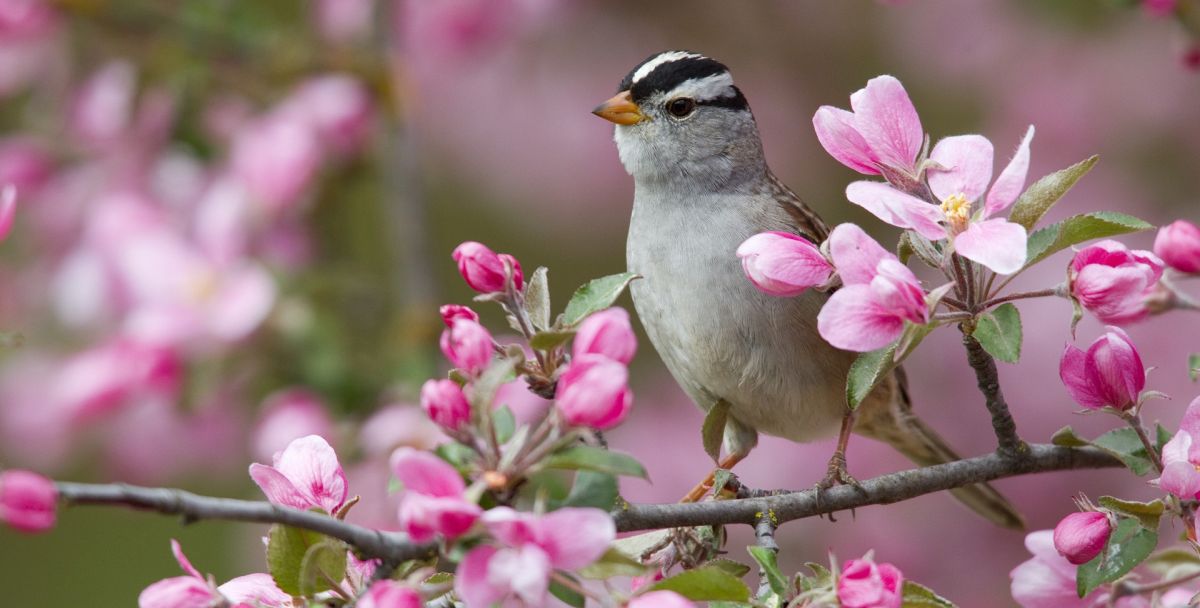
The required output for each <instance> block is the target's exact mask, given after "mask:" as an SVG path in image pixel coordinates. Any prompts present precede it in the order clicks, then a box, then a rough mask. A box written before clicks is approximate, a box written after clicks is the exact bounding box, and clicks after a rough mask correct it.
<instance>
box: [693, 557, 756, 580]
mask: <svg viewBox="0 0 1200 608" xmlns="http://www.w3.org/2000/svg"><path fill="white" fill-rule="evenodd" d="M704 565H705V566H712V567H713V568H720V569H721V570H724V571H725V572H727V573H728V574H731V575H733V576H736V577H737V578H742V577H743V576H746V575H747V574H748V573H749V572H750V566H747V565H746V564H743V563H742V562H735V561H733V560H731V559H725V558H723V557H718V558H716V559H710V560H708V561H707V562H704Z"/></svg>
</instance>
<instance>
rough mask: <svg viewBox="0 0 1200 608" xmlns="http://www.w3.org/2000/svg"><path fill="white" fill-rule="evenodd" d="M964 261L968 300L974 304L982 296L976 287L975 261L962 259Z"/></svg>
mask: <svg viewBox="0 0 1200 608" xmlns="http://www.w3.org/2000/svg"><path fill="white" fill-rule="evenodd" d="M962 262H963V269H964V270H965V271H966V275H967V302H968V303H972V304H973V303H974V302H975V300H977V299H979V298H980V297H981V296H980V295H979V293H978V292H977V291H976V289H975V288H976V285H975V263H974V262H971V261H968V260H962Z"/></svg>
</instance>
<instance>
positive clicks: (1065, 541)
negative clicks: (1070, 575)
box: [1054, 511, 1112, 565]
mask: <svg viewBox="0 0 1200 608" xmlns="http://www.w3.org/2000/svg"><path fill="white" fill-rule="evenodd" d="M1110 534H1112V524H1111V523H1109V521H1108V516H1107V515H1105V514H1104V513H1100V512H1097V511H1086V512H1083V513H1072V514H1070V515H1068V516H1066V517H1064V518H1062V521H1060V522H1058V525H1057V526H1055V527H1054V549H1055V550H1056V551H1058V553H1059V555H1062V556H1063V557H1065V558H1067V561H1069V562H1071V563H1072V564H1075V565H1079V564H1086V563H1087V562H1090V561H1092V558H1094V557H1096V556H1097V555H1100V552H1101V551H1103V550H1104V545H1105V543H1107V542H1108V536H1109V535H1110Z"/></svg>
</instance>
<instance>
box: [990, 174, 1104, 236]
mask: <svg viewBox="0 0 1200 608" xmlns="http://www.w3.org/2000/svg"><path fill="white" fill-rule="evenodd" d="M1099 160H1100V157H1099V156H1092V157H1091V158H1088V159H1086V160H1083V161H1080V162H1078V163H1075V164H1074V165H1071V166H1070V167H1067V168H1066V169H1062V170H1059V171H1055V172H1054V173H1051V174H1050V175H1047V176H1045V177H1043V178H1042V179H1039V180H1038V181H1036V182H1034V183H1033V185H1032V186H1030V187H1029V188H1028V189H1026V190H1025V192H1023V193H1021V196H1020V197H1018V198H1017V202H1016V203H1013V208H1012V213H1010V214H1009V215H1008V221H1010V222H1016V223H1018V224H1020V225H1022V226H1024V227H1025V229H1026V230H1032V229H1033V227H1034V226H1036V225H1037V223H1038V220H1040V219H1042V216H1043V215H1046V212H1047V211H1049V210H1050V208H1051V207H1053V206H1054V204H1055V203H1057V202H1058V199H1060V198H1062V197H1063V195H1064V194H1066V193H1067V191H1068V190H1070V189H1071V186H1074V185H1075V182H1077V181H1079V178H1081V177H1083V176H1084V175H1086V174H1087V172H1088V171H1091V170H1092V167H1094V166H1096V161H1099Z"/></svg>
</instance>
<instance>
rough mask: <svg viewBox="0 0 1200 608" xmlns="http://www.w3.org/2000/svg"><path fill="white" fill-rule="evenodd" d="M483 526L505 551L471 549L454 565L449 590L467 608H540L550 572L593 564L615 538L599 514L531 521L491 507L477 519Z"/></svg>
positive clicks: (558, 514) (570, 513) (568, 512)
mask: <svg viewBox="0 0 1200 608" xmlns="http://www.w3.org/2000/svg"><path fill="white" fill-rule="evenodd" d="M483 522H484V525H485V526H486V527H487V529H488V532H490V533H491V534H492V536H493V537H494V538H495V539H496V541H497V542H499V543H502V544H504V545H505V547H503V548H496V547H493V546H489V545H482V546H479V547H476V548H475V549H472V550H471V551H470V552H469V553H468V554H467V555H466V557H465V558H464V559H463V561H462V563H461V564H460V565H459V575H458V577H457V578H456V579H455V583H454V585H455V590H456V591H457V592H458V594H459V596H460V597H462V598H463V601H464V602H466V604H467V606H468V608H475V607H484V606H490V605H492V604H494V603H496V602H498V601H501V600H503V599H506V598H516V599H520V600H522V601H524V602H525V603H526V604H529V605H541V604H542V603H543V602H544V601H545V597H546V591H547V589H548V587H549V583H550V572H551V571H552V570H554V569H561V570H575V569H578V568H582V567H583V566H586V565H588V564H590V563H592V562H594V561H596V560H597V559H599V557H600V556H601V555H603V554H604V552H605V551H607V550H608V547H609V545H610V544H611V543H612V541H613V539H615V538H616V526H615V525H614V524H613V522H612V518H611V517H609V516H608V514H607V513H605V512H604V511H601V510H600V509H575V508H566V509H559V510H557V511H553V512H551V513H547V514H545V515H536V514H533V513H522V512H518V511H515V510H513V509H510V508H508V507H496V508H494V509H491V510H490V511H488V512H487V513H485V514H484V515H483Z"/></svg>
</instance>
